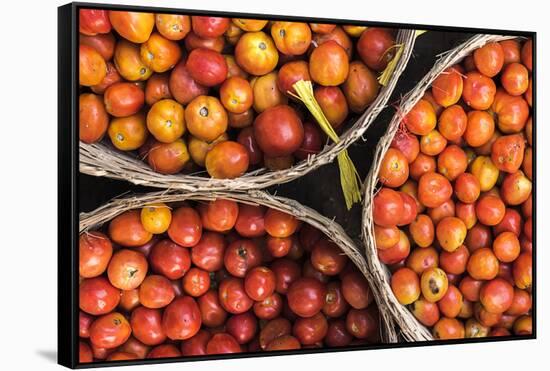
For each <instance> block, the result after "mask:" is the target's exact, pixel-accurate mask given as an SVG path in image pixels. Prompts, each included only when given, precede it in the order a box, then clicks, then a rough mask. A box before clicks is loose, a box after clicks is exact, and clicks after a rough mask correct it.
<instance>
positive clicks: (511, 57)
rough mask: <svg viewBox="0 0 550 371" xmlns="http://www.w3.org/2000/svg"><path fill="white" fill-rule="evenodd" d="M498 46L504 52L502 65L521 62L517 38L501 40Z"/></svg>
mask: <svg viewBox="0 0 550 371" xmlns="http://www.w3.org/2000/svg"><path fill="white" fill-rule="evenodd" d="M499 44H500V46H501V47H502V52H503V53H504V65H505V66H506V65H508V64H510V63H516V62H521V47H520V44H519V41H518V40H504V41H501V42H500V43H499Z"/></svg>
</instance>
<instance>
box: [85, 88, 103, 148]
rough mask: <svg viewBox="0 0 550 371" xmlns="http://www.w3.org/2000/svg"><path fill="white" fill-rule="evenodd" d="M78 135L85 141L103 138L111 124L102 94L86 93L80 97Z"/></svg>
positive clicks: (95, 140)
mask: <svg viewBox="0 0 550 371" xmlns="http://www.w3.org/2000/svg"><path fill="white" fill-rule="evenodd" d="M78 104H79V110H78V112H79V115H78V136H79V138H80V140H81V141H83V142H84V143H95V142H98V141H100V140H101V138H103V136H104V135H105V132H106V131H107V127H108V125H109V115H108V114H107V111H106V110H105V105H104V103H103V99H101V97H100V96H98V95H95V94H91V93H84V94H80V97H79V103H78Z"/></svg>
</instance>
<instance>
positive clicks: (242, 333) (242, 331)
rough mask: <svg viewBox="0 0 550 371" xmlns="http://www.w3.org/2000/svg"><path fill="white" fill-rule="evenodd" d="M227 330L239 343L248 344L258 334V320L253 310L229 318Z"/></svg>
mask: <svg viewBox="0 0 550 371" xmlns="http://www.w3.org/2000/svg"><path fill="white" fill-rule="evenodd" d="M225 330H226V331H227V333H228V334H229V335H231V336H233V337H234V338H235V340H237V343H239V344H246V343H248V342H250V341H251V340H252V338H254V336H255V335H256V332H257V331H258V321H257V319H256V317H255V316H254V315H253V314H252V312H245V313H242V314H236V315H234V316H231V317H230V318H229V319H228V320H227V322H226V324H225Z"/></svg>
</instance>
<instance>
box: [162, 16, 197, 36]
mask: <svg viewBox="0 0 550 371" xmlns="http://www.w3.org/2000/svg"><path fill="white" fill-rule="evenodd" d="M155 25H156V26H157V30H158V32H160V34H161V35H162V36H164V37H165V38H167V39H168V40H174V41H178V40H181V39H183V38H184V37H185V36H187V34H188V33H189V31H191V18H190V17H189V16H188V15H180V14H162V13H158V14H155Z"/></svg>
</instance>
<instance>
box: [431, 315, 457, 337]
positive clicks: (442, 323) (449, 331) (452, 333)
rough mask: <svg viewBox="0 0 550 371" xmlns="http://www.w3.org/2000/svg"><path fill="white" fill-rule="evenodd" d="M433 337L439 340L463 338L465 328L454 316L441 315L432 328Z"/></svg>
mask: <svg viewBox="0 0 550 371" xmlns="http://www.w3.org/2000/svg"><path fill="white" fill-rule="evenodd" d="M432 333H433V336H434V338H436V339H440V340H448V339H464V336H465V330H464V325H463V324H462V322H460V321H459V320H457V319H456V318H447V317H443V318H441V319H440V320H439V321H437V323H436V324H435V325H434V327H433V329H432Z"/></svg>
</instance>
